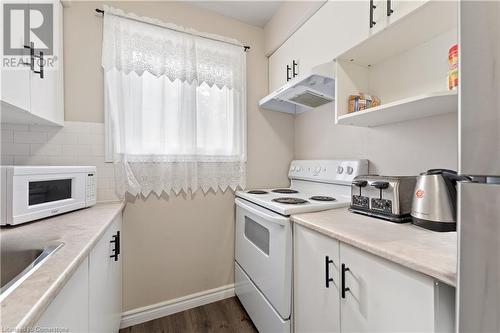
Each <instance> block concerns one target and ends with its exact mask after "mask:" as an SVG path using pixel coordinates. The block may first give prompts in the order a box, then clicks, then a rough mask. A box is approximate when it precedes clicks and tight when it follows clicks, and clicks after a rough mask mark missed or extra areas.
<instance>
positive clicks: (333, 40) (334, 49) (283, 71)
mask: <svg viewBox="0 0 500 333" xmlns="http://www.w3.org/2000/svg"><path fill="white" fill-rule="evenodd" d="M425 2H426V1H424V0H422V1H403V0H398V1H387V0H374V1H373V2H371V1H369V0H364V1H328V2H326V3H325V4H324V5H323V6H322V7H321V8H320V9H319V10H318V11H317V12H316V13H315V14H314V15H313V16H312V17H311V18H310V19H309V20H308V21H307V22H306V23H304V25H303V26H302V27H300V29H298V30H297V31H296V32H295V33H294V34H293V35H292V36H290V38H289V39H288V40H287V41H286V42H285V43H284V44H283V45H282V46H281V47H280V48H279V49H278V50H276V52H274V53H273V54H272V55H271V56H270V57H269V91H270V92H272V91H275V90H276V89H278V88H280V87H281V86H282V85H283V84H285V83H286V82H287V66H288V68H289V70H288V74H289V75H288V77H289V78H293V77H294V73H295V75H297V74H298V75H300V74H301V73H306V72H308V71H309V70H311V68H313V67H314V66H317V65H321V64H324V63H326V62H329V61H332V60H333V59H334V58H335V57H337V56H338V55H339V54H341V53H342V52H344V51H346V50H347V49H349V48H351V47H353V46H354V45H356V44H358V43H359V42H361V41H362V40H364V39H366V38H367V37H369V36H371V35H374V34H376V33H377V32H379V31H381V30H383V29H385V28H386V27H387V26H388V25H389V24H392V23H394V22H396V21H397V20H398V19H400V18H401V17H404V16H406V15H408V14H409V13H411V12H412V11H414V10H415V9H417V8H418V7H420V6H421V5H422V4H424V3H425ZM371 6H373V7H372V8H371V9H372V10H370V7H371ZM389 6H390V8H391V9H392V12H391V13H390V15H389V13H388V11H387V9H388V8H389ZM370 22H372V24H370ZM373 22H374V23H373ZM294 61H295V63H296V66H295V68H294V66H293V64H294ZM294 69H295V72H294Z"/></svg>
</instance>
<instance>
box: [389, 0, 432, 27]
mask: <svg viewBox="0 0 500 333" xmlns="http://www.w3.org/2000/svg"><path fill="white" fill-rule="evenodd" d="M427 1H428V0H419V1H414V0H412V1H406V0H395V1H394V0H392V1H390V2H387V6H390V9H392V13H391V14H390V15H388V14H389V13H388V12H387V10H386V15H387V24H392V23H394V22H396V21H397V20H399V19H400V18H402V17H404V16H405V15H408V14H409V13H411V12H412V11H414V10H415V9H417V8H418V7H420V6H422V5H423V4H425V3H426V2H427ZM422 24H425V22H422Z"/></svg>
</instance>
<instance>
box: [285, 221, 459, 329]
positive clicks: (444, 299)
mask: <svg viewBox="0 0 500 333" xmlns="http://www.w3.org/2000/svg"><path fill="white" fill-rule="evenodd" d="M294 230H295V233H294V246H295V249H294V264H295V266H294V279H295V280H294V325H295V331H296V332H453V331H454V321H455V314H454V313H455V288H453V287H450V286H448V285H446V284H443V283H440V282H437V281H435V280H434V279H433V278H431V277H429V276H426V275H423V274H420V273H417V272H415V271H412V270H410V269H408V268H405V267H403V266H401V265H398V264H395V263H393V262H390V261H388V260H385V259H383V258H380V257H377V256H374V255H372V254H369V253H367V252H365V251H362V250H360V249H357V248H355V247H352V246H350V245H347V244H344V243H342V242H339V241H338V240H335V239H332V238H329V237H326V236H324V235H322V234H319V233H317V232H315V231H312V230H309V229H307V228H304V227H301V226H298V225H295V229H294ZM327 255H328V256H329V259H332V260H333V263H331V264H330V265H329V267H328V271H327V270H326V267H327V266H326V262H325V256H327ZM343 268H344V273H342V270H343ZM326 272H328V274H329V275H328V276H330V277H332V278H333V281H332V282H331V284H330V286H329V288H327V287H326V280H327V277H328V276H327V273H326ZM343 288H344V289H343ZM342 290H344V292H342Z"/></svg>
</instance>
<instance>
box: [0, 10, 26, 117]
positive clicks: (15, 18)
mask: <svg viewBox="0 0 500 333" xmlns="http://www.w3.org/2000/svg"><path fill="white" fill-rule="evenodd" d="M3 7H4V6H3V5H2V6H0V17H2V18H3V17H4V13H3V9H4V8H3ZM19 15H20V16H21V17H19ZM23 15H24V14H23V12H22V11H18V12H13V13H11V20H12V21H11V26H12V27H13V28H14V29H15V30H17V31H23V27H22V26H17V25H21V24H22V22H24V20H23V18H22V16H23ZM16 24H17V25H16ZM24 45H25V42H24V35H23V34H13V36H12V40H11V46H12V47H13V48H16V49H23V51H24V52H23V56H22V57H19V56H9V55H5V57H4V59H3V61H4V62H6V61H8V66H7V64H3V65H2V68H1V70H2V73H1V75H0V77H1V80H2V83H1V84H2V86H1V87H2V94H1V96H0V97H1V100H2V102H5V103H8V104H10V105H12V106H14V107H16V108H19V109H22V110H25V111H29V110H30V71H31V68H30V66H29V65H23V64H22V62H24V63H29V62H30V52H29V50H28V49H25V48H24ZM21 58H22V59H21ZM21 61H22V62H21Z"/></svg>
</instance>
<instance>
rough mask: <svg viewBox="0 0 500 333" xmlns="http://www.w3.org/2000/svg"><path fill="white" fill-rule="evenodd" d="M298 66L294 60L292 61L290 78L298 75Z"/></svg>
mask: <svg viewBox="0 0 500 333" xmlns="http://www.w3.org/2000/svg"><path fill="white" fill-rule="evenodd" d="M298 65H299V64H298V63H297V62H296V61H295V60H293V61H292V77H296V76H297V75H299V71H298V70H297V66H298Z"/></svg>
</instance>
